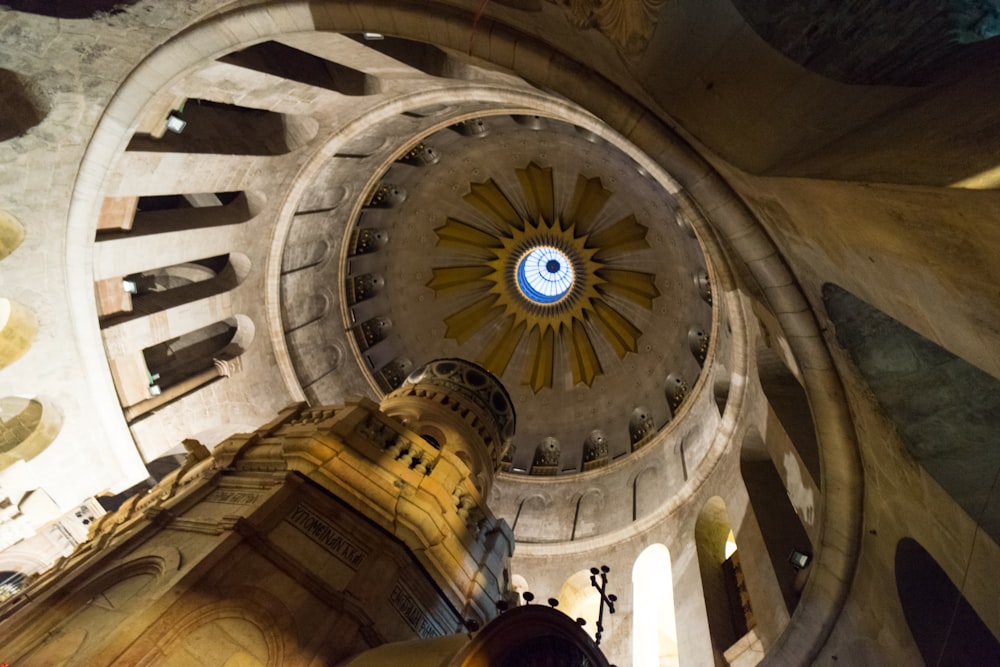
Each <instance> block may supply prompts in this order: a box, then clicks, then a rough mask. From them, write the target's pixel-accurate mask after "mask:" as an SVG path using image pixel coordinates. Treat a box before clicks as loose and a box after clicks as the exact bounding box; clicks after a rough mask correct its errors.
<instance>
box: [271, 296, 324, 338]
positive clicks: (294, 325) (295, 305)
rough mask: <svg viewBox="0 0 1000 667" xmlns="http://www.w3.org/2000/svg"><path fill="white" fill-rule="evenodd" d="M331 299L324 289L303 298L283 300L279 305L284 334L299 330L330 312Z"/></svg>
mask: <svg viewBox="0 0 1000 667" xmlns="http://www.w3.org/2000/svg"><path fill="white" fill-rule="evenodd" d="M332 302H333V297H332V296H331V295H330V292H329V291H328V290H326V289H319V290H317V291H315V292H313V293H312V294H310V295H308V296H307V297H305V298H298V299H284V300H283V301H282V303H281V310H282V317H283V321H284V324H285V327H284V328H285V333H286V334H287V333H289V332H292V331H294V330H296V329H300V328H302V327H304V326H306V325H308V324H312V323H313V322H316V321H317V320H321V319H323V318H324V317H326V315H327V314H328V313H329V312H330V304H331V303H332Z"/></svg>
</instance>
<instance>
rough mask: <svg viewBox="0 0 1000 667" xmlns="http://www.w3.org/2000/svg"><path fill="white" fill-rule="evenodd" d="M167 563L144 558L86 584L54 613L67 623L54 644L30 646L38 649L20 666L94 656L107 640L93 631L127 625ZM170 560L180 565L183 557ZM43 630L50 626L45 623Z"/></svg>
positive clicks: (53, 638) (54, 637) (58, 628)
mask: <svg viewBox="0 0 1000 667" xmlns="http://www.w3.org/2000/svg"><path fill="white" fill-rule="evenodd" d="M173 551H174V552H176V549H174V550H173ZM167 560H168V559H165V558H164V557H163V556H162V555H154V554H151V555H146V556H140V557H138V558H133V559H131V560H129V561H127V562H125V563H120V564H116V565H114V566H112V567H111V568H109V569H107V570H105V571H103V572H101V573H100V574H97V575H96V576H94V577H92V578H91V579H90V580H89V581H87V582H85V583H83V584H82V585H81V586H80V587H79V588H78V589H77V590H76V592H74V593H73V594H72V595H70V596H69V597H68V598H65V599H64V600H63V601H62V602H59V603H57V604H56V608H55V609H53V610H52V612H51V613H52V617H53V618H61V619H63V620H62V621H61V622H59V623H58V624H57V625H56V626H55V627H52V628H51V629H49V631H48V636H49V637H50V638H51V640H50V641H46V642H30V643H29V642H26V643H29V644H30V645H32V646H34V647H35V648H34V649H33V650H32V651H31V652H29V653H28V654H27V655H24V656H20V662H24V663H25V664H63V661H64V660H67V659H69V658H72V657H74V656H78V655H79V656H87V655H88V654H92V653H91V652H92V651H94V650H95V649H96V645H97V643H98V642H100V641H102V639H103V638H102V634H101V633H98V632H95V631H94V630H93V628H96V627H104V628H107V627H115V626H116V625H118V624H120V623H124V622H125V621H127V620H128V619H129V617H130V616H131V615H133V614H134V613H135V612H136V611H137V607H138V606H140V605H141V603H142V601H143V600H144V599H145V596H146V594H147V593H148V592H149V590H150V587H151V586H153V585H155V583H156V581H157V580H158V579H159V578H160V577H161V576H162V575H163V574H164V572H165V571H166V570H167V566H166V562H167ZM170 560H173V561H175V562H176V563H177V564H179V562H180V561H179V556H178V557H176V558H173V559H170ZM40 627H41V628H47V627H48V626H47V625H46V624H44V623H43V624H41V625H40Z"/></svg>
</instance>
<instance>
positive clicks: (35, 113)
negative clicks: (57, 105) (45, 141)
mask: <svg viewBox="0 0 1000 667" xmlns="http://www.w3.org/2000/svg"><path fill="white" fill-rule="evenodd" d="M0 90H2V91H3V95H0V142H2V141H8V140H9V139H15V138H17V137H21V136H24V135H25V134H27V133H28V130H30V129H31V128H33V127H35V126H36V125H38V124H39V123H41V122H42V120H43V119H44V118H45V116H46V115H47V114H48V112H49V105H48V101H47V100H45V98H44V97H43V96H42V94H41V91H40V90H39V89H38V87H37V86H35V85H33V84H31V83H30V82H29V81H28V80H27V79H25V78H24V77H22V76H21V75H19V74H17V73H15V72H12V71H10V70H9V69H3V68H0Z"/></svg>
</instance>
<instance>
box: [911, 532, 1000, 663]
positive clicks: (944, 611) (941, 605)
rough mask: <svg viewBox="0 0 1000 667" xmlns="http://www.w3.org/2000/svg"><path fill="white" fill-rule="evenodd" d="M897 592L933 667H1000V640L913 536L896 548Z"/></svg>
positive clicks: (912, 628)
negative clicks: (939, 666) (935, 666)
mask: <svg viewBox="0 0 1000 667" xmlns="http://www.w3.org/2000/svg"><path fill="white" fill-rule="evenodd" d="M895 559H896V563H895V565H896V567H895V573H896V592H897V593H898V594H899V602H900V604H901V605H902V607H903V615H904V616H905V617H906V624H907V626H908V627H909V628H910V634H912V635H913V641H914V642H915V643H916V645H917V649H918V650H919V651H920V655H921V657H923V659H924V662H925V663H926V664H928V665H998V664H1000V641H998V640H997V638H996V636H994V635H993V633H992V632H991V631H990V628H989V627H988V626H987V625H986V624H985V623H984V622H983V620H982V619H981V618H980V617H979V614H977V613H976V610H975V609H973V607H972V605H971V604H969V602H968V600H966V599H965V596H964V595H962V591H961V590H959V589H958V587H957V586H955V584H954V583H953V582H952V581H951V579H950V578H949V577H948V574H947V573H946V572H945V571H944V570H943V569H941V566H940V565H938V563H937V561H935V560H934V557H933V556H931V555H930V554H929V553H928V552H927V550H926V549H924V547H923V546H922V545H921V544H920V543H919V542H917V541H916V540H914V539H912V538H910V537H904V538H903V539H901V540H900V541H899V542H897V543H896V557H895Z"/></svg>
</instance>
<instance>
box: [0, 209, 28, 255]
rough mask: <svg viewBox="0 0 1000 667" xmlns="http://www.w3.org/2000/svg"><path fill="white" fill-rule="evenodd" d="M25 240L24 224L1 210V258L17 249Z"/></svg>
mask: <svg viewBox="0 0 1000 667" xmlns="http://www.w3.org/2000/svg"><path fill="white" fill-rule="evenodd" d="M22 241H24V225H22V224H21V223H20V222H19V221H18V220H17V218H15V217H14V216H12V215H11V214H10V213H8V212H7V211H4V210H0V259H3V258H4V257H6V256H7V255H9V254H10V253H12V252H14V251H15V250H17V247H18V246H19V245H21V242H22Z"/></svg>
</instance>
